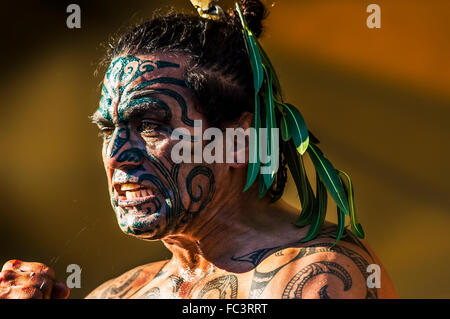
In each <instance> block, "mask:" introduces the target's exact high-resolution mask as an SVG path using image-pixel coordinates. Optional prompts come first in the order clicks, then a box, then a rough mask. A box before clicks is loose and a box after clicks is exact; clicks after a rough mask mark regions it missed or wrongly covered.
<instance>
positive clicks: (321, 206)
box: [301, 173, 327, 243]
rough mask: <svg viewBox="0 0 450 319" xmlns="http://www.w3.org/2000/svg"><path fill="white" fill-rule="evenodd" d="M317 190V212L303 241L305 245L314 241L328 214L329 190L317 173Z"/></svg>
mask: <svg viewBox="0 0 450 319" xmlns="http://www.w3.org/2000/svg"><path fill="white" fill-rule="evenodd" d="M316 188H317V190H316V204H315V205H314V206H315V207H316V209H317V212H315V215H314V219H313V221H312V223H311V226H310V227H309V229H308V234H307V235H306V237H305V238H303V239H302V240H301V242H303V243H304V242H307V241H310V240H312V239H314V238H315V237H316V236H317V234H318V233H319V231H320V228H322V225H323V223H324V221H325V215H326V212H327V189H326V187H325V185H324V184H323V183H322V181H321V180H320V178H319V175H318V174H317V173H316Z"/></svg>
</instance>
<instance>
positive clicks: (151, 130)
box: [138, 120, 159, 136]
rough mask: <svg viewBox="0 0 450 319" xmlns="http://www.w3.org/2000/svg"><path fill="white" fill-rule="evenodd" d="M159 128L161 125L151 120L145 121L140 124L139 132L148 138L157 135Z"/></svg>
mask: <svg viewBox="0 0 450 319" xmlns="http://www.w3.org/2000/svg"><path fill="white" fill-rule="evenodd" d="M158 127H159V124H157V123H154V122H152V121H149V120H143V121H141V122H140V123H139V126H138V131H139V133H141V134H143V135H146V136H154V135H155V133H156V129H157V128H158Z"/></svg>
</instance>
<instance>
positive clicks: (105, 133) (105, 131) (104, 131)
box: [98, 127, 114, 138]
mask: <svg viewBox="0 0 450 319" xmlns="http://www.w3.org/2000/svg"><path fill="white" fill-rule="evenodd" d="M113 131H114V128H112V127H102V128H101V129H100V132H99V133H98V136H99V137H103V138H109V137H110V136H111V135H112V132H113ZM108 132H109V134H108Z"/></svg>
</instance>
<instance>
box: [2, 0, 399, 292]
mask: <svg viewBox="0 0 450 319" xmlns="http://www.w3.org/2000/svg"><path fill="white" fill-rule="evenodd" d="M255 2H257V5H261V4H260V2H259V1H243V2H242V5H243V6H244V14H245V15H246V17H247V19H248V20H249V25H250V26H252V30H254V34H256V35H259V33H260V31H261V28H258V25H257V23H256V22H252V16H253V17H254V16H255V14H254V13H255V12H258V8H256V9H255V8H254V7H252V6H254V5H255ZM246 8H247V9H246ZM259 8H260V7H259ZM246 10H247V11H246ZM256 16H259V18H258V19H259V23H260V22H261V20H262V17H263V16H264V14H260V13H258V14H256ZM232 23H234V22H220V21H218V22H213V21H211V22H209V21H206V22H205V21H204V19H201V18H199V17H195V18H194V17H187V16H184V15H172V16H166V17H162V18H160V20H157V19H156V20H152V21H150V22H148V23H146V24H143V25H141V26H138V27H137V28H136V29H134V30H132V31H131V32H130V33H128V34H127V35H125V36H124V37H122V38H121V40H120V41H119V42H118V43H117V45H116V46H115V47H114V49H113V51H112V52H111V54H110V57H109V60H110V65H109V68H108V71H107V72H106V76H105V79H104V85H103V89H102V98H101V101H100V107H99V109H98V110H97V111H96V112H95V114H94V115H93V121H94V122H95V123H96V124H97V125H98V127H99V129H100V131H101V133H102V135H103V137H104V143H103V149H102V155H103V161H104V165H105V170H106V175H107V179H108V185H109V191H110V196H111V203H112V206H113V208H114V210H115V213H116V217H117V220H118V223H119V225H120V227H121V229H122V230H123V231H124V232H125V233H127V234H129V235H132V236H135V237H137V238H140V239H143V240H162V242H163V243H164V244H165V246H166V247H167V248H168V249H169V250H170V251H171V252H172V254H173V256H172V258H171V259H170V260H164V261H160V262H155V263H150V264H147V265H143V266H140V267H137V268H135V269H133V270H130V271H128V272H127V273H125V274H123V275H121V276H119V277H117V278H114V279H111V280H110V281H108V282H106V283H104V284H102V285H101V286H100V287H98V288H97V289H95V290H94V291H93V292H91V293H90V294H89V295H88V296H87V298H393V297H396V294H395V290H394V288H393V285H392V283H391V281H390V279H389V277H388V275H387V273H386V271H385V270H384V269H383V268H382V267H381V263H380V262H379V260H378V259H377V257H376V256H375V255H374V253H373V251H372V250H371V249H370V248H369V247H368V246H367V244H366V243H364V242H362V241H360V240H359V239H357V238H356V237H355V236H354V235H353V234H352V232H350V231H346V234H345V236H344V237H343V238H342V239H341V240H340V241H339V242H338V243H337V245H335V246H333V244H334V243H335V238H334V237H333V236H334V235H335V234H336V232H337V227H336V225H333V224H331V223H325V224H324V225H323V226H322V227H321V230H320V232H319V233H318V235H317V236H315V238H314V239H313V240H310V241H307V242H304V241H302V239H303V238H305V237H306V236H307V234H308V232H309V229H310V227H312V226H310V225H308V226H305V227H297V226H295V225H294V224H293V222H294V221H295V220H296V218H297V215H298V209H297V208H294V207H291V206H289V205H288V204H286V203H284V202H283V201H281V200H278V201H274V202H273V198H272V197H271V196H270V194H269V193H267V195H265V196H263V197H262V198H261V199H258V185H256V184H257V183H255V184H254V185H253V186H252V187H250V188H249V189H248V190H247V191H246V192H243V189H244V187H245V186H246V178H247V166H248V161H249V156H248V151H249V150H248V148H249V145H248V144H246V146H245V148H244V151H245V153H246V157H245V162H243V163H239V161H233V162H231V163H217V162H209V161H208V162H206V161H204V160H202V162H201V163H196V162H192V161H184V162H181V163H180V162H177V161H175V160H174V157H173V154H174V152H173V149H174V147H176V145H177V143H179V142H180V141H179V140H176V139H174V138H172V133H173V131H174V130H175V129H184V130H185V132H189V133H190V135H195V134H194V131H195V129H196V128H195V127H194V124H193V123H194V121H201V123H202V124H203V126H202V133H203V132H204V131H205V130H206V129H207V128H209V127H216V126H217V127H220V128H221V129H223V128H230V127H234V128H242V129H244V130H246V129H248V128H249V127H251V126H252V119H253V118H254V114H253V113H252V110H253V105H252V103H251V102H248V101H251V99H252V98H253V94H252V93H251V89H252V87H253V83H252V82H251V80H250V81H248V79H251V72H250V69H249V67H250V65H249V62H248V56H246V54H245V52H244V51H243V50H240V52H239V50H236V49H233V50H234V52H228V53H227V52H226V51H227V47H229V46H230V45H231V46H232V45H233V43H234V42H235V43H236V45H240V47H241V48H243V47H244V45H243V43H242V34H241V33H240V31H239V30H237V29H236V30H232V31H229V29H230V28H231V27H232V26H231V25H230V24H232ZM255 23H256V24H255ZM199 28H202V30H199ZM231 29H232V28H231ZM258 30H259V32H258ZM199 34H202V36H203V38H202V39H200V40H199V39H198V35H199ZM218 35H221V37H218ZM196 39H197V40H196ZM195 41H199V42H198V44H199V45H198V46H197V45H196V42H195ZM239 41H240V42H239ZM192 43H194V44H192ZM200 44H203V46H201V45H200ZM218 46H221V47H218ZM210 49H215V50H217V51H218V52H220V56H219V55H218V54H217V53H216V52H213V51H211V50H210ZM236 51H238V53H236ZM208 52H209V53H208ZM211 52H213V53H211ZM227 54H228V55H227ZM211 61H213V62H214V64H215V66H213V67H211ZM224 65H226V67H225V66H224ZM241 73H242V74H241ZM249 82H250V83H249ZM212 92H214V94H213V93H212ZM208 101H209V102H208ZM233 101H234V102H233ZM224 135H225V134H224ZM192 143H194V141H192ZM224 144H225V143H224ZM204 147H205V142H203V144H202V148H203V149H204ZM228 151H229V150H228ZM240 151H242V149H239V148H233V149H232V150H231V152H232V155H233V156H234V157H237V156H238V153H239V152H240ZM190 155H191V154H189V156H188V157H191V156H190ZM281 166H283V165H281ZM370 264H377V265H380V267H381V268H380V269H381V270H380V271H381V273H380V278H381V285H380V287H379V288H376V287H373V286H371V285H368V284H367V277H368V275H369V274H370V273H368V266H369V265H370ZM54 278H55V277H54V273H53V272H52V270H51V269H49V268H48V267H47V266H45V265H43V264H39V263H27V262H21V261H10V262H7V263H6V264H5V265H4V267H3V269H2V272H1V274H0V296H1V297H2V298H64V297H67V295H68V289H67V288H66V287H65V286H64V285H63V284H61V283H59V282H57V281H55V279H54Z"/></svg>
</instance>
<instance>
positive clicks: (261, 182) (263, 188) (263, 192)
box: [258, 175, 268, 199]
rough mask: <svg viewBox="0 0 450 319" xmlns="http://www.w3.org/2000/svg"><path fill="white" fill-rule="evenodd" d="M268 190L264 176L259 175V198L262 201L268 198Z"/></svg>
mask: <svg viewBox="0 0 450 319" xmlns="http://www.w3.org/2000/svg"><path fill="white" fill-rule="evenodd" d="M267 190H268V188H267V187H266V183H265V181H264V177H263V175H259V179H258V198H259V199H261V198H263V197H264V196H266V193H267Z"/></svg>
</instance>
